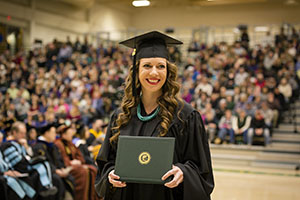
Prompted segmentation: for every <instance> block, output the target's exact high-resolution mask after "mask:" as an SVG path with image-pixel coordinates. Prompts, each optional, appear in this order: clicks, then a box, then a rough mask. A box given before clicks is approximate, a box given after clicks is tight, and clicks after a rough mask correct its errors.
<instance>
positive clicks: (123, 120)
mask: <svg viewBox="0 0 300 200" xmlns="http://www.w3.org/2000/svg"><path fill="white" fill-rule="evenodd" d="M139 65H140V63H139V62H138V63H137V65H136V71H137V74H136V76H137V78H136V90H137V97H134V96H133V94H132V68H133V66H131V67H130V69H129V74H128V76H127V78H126V81H125V92H124V93H125V94H124V97H123V99H122V103H121V108H122V110H121V112H120V113H119V114H118V117H117V120H116V121H115V126H114V127H112V131H113V132H114V134H113V136H112V137H111V138H110V142H113V141H116V140H117V139H118V136H119V135H120V128H121V127H122V126H125V125H127V124H128V122H129V121H130V119H131V116H132V112H133V108H136V107H137V105H138V104H139V103H140V93H141V84H140V82H139V80H138V68H139ZM179 90H180V85H179V83H178V82H177V66H176V65H175V64H173V63H170V62H169V61H167V78H166V82H165V84H164V85H163V87H162V95H161V96H160V97H159V98H158V99H157V103H158V105H159V107H160V110H159V113H158V115H159V116H160V117H161V119H162V121H161V123H160V126H161V130H160V133H159V136H160V137H162V136H165V135H166V134H167V132H168V128H169V125H170V124H171V122H172V120H173V115H174V112H175V111H176V108H177V107H178V105H179V103H178V102H180V104H181V108H180V109H179V111H178V113H177V116H178V117H179V112H180V110H181V109H182V107H183V100H182V99H181V98H180V97H179V96H178V93H179ZM179 118H180V117H179Z"/></svg>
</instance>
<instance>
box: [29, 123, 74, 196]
mask: <svg viewBox="0 0 300 200" xmlns="http://www.w3.org/2000/svg"><path fill="white" fill-rule="evenodd" d="M39 130H40V134H41V135H40V136H39V137H38V138H37V141H36V143H35V144H34V145H33V147H32V149H33V153H34V156H44V157H45V158H46V160H47V161H48V162H49V164H50V167H51V170H52V176H53V177H55V179H54V180H55V181H56V185H58V192H57V194H56V195H55V196H52V197H51V196H50V197H49V199H54V198H55V199H56V200H60V199H64V198H65V192H66V191H68V192H69V193H70V195H72V196H73V197H74V195H75V194H74V188H75V180H74V178H73V177H72V176H71V175H70V171H71V169H70V168H67V167H66V166H65V164H64V161H63V158H62V155H61V154H60V152H59V150H58V148H57V146H56V145H55V144H54V141H55V139H56V127H55V126H54V124H49V125H47V126H45V127H43V128H40V129H39Z"/></svg>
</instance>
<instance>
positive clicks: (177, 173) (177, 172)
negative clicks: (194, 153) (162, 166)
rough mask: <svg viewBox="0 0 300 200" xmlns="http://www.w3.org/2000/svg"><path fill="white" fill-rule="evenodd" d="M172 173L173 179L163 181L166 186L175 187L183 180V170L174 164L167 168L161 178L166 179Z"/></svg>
mask: <svg viewBox="0 0 300 200" xmlns="http://www.w3.org/2000/svg"><path fill="white" fill-rule="evenodd" d="M171 175H174V177H173V179H172V180H171V181H170V182H167V183H165V186H166V187H168V188H174V187H177V186H178V185H179V184H180V183H182V182H183V172H182V171H181V169H180V168H179V167H177V166H175V165H173V166H172V169H171V170H169V171H168V172H167V173H165V175H163V177H162V178H161V179H162V180H163V181H164V180H166V179H167V178H168V177H169V176H171Z"/></svg>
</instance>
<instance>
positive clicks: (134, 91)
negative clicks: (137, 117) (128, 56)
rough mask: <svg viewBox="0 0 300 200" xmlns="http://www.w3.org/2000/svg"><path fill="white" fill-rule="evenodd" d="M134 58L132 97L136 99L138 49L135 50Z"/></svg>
mask: <svg viewBox="0 0 300 200" xmlns="http://www.w3.org/2000/svg"><path fill="white" fill-rule="evenodd" d="M132 56H133V63H132V65H133V68H132V95H133V97H136V96H137V94H136V88H135V79H136V66H135V65H136V49H134V50H133V52H132Z"/></svg>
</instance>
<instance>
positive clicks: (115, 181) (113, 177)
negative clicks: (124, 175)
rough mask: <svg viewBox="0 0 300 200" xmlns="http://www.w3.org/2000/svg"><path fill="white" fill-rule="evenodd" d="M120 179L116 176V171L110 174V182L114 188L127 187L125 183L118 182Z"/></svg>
mask: <svg viewBox="0 0 300 200" xmlns="http://www.w3.org/2000/svg"><path fill="white" fill-rule="evenodd" d="M118 179H120V177H119V176H118V175H116V174H115V170H112V171H111V172H109V174H108V181H109V182H110V183H111V184H112V185H113V186H114V187H126V183H125V182H121V181H118Z"/></svg>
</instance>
